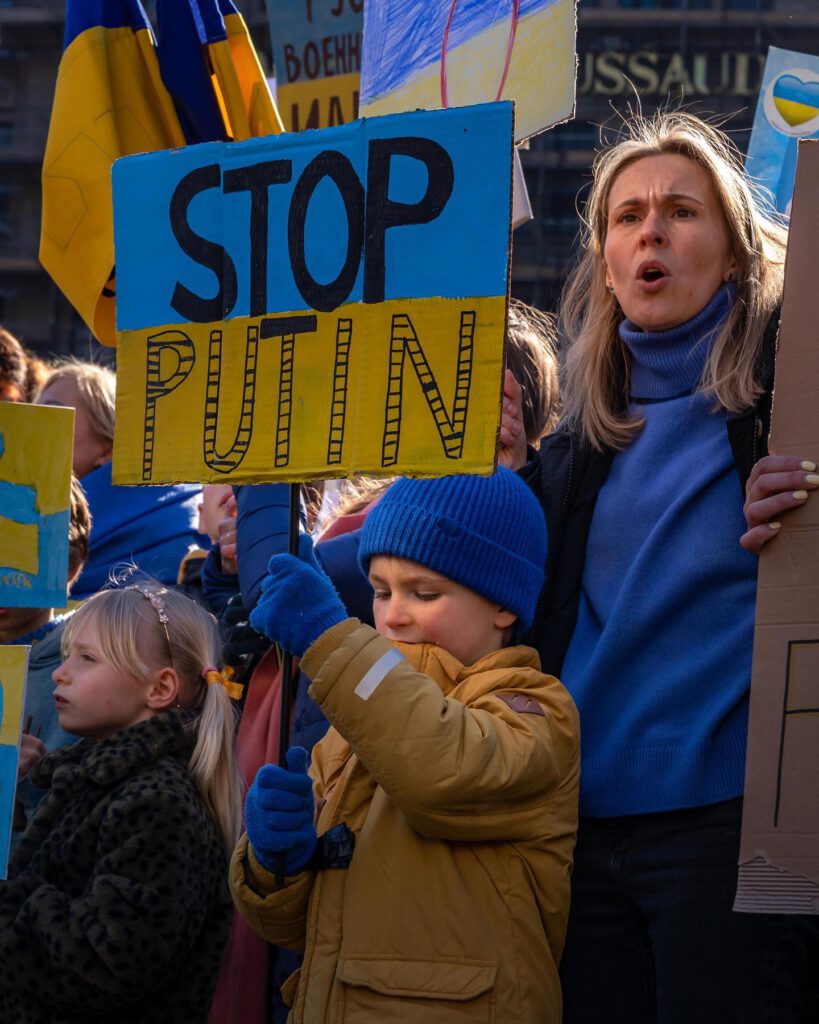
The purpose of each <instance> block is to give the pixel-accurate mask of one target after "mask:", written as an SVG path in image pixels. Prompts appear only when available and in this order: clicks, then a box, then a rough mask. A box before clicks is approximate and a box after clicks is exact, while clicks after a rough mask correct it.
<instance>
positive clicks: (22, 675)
mask: <svg viewBox="0 0 819 1024" xmlns="http://www.w3.org/2000/svg"><path fill="white" fill-rule="evenodd" d="M30 650H31V648H30V647H26V646H15V645H14V644H7V645H6V644H4V645H3V646H2V647H0V686H2V688H3V701H2V709H3V715H2V720H0V743H2V744H6V745H8V746H10V747H16V746H18V745H19V743H20V732H21V729H22V721H23V697H24V695H25V691H26V669H27V666H28V654H29V651H30Z"/></svg>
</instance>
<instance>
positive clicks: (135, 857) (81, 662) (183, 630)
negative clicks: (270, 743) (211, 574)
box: [0, 581, 241, 1024]
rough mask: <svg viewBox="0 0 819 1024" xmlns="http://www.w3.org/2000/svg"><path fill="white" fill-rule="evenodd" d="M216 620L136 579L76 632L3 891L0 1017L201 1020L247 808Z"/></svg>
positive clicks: (33, 1023)
mask: <svg viewBox="0 0 819 1024" xmlns="http://www.w3.org/2000/svg"><path fill="white" fill-rule="evenodd" d="M217 644H218V633H217V630H216V624H215V621H214V620H213V618H212V616H210V615H208V614H207V612H205V611H203V610H202V609H200V608H199V607H197V605H196V604H194V602H193V601H191V600H189V599H188V598H186V597H183V596H182V595H181V594H177V593H173V592H169V591H167V590H165V589H163V588H162V587H160V586H158V585H157V584H155V583H153V582H152V581H151V582H142V583H139V584H136V585H133V586H127V587H124V588H122V589H117V590H108V591H103V592H101V593H99V594H97V595H96V596H94V597H92V598H91V599H90V600H89V601H88V602H86V604H85V605H83V606H82V608H80V610H79V611H77V612H76V613H75V614H74V615H73V616H72V618H71V619H70V620H69V621H68V623H67V625H66V628H65V633H64V639H63V656H64V661H63V663H62V665H60V666H59V668H57V669H56V670H55V671H54V682H55V684H56V689H55V692H54V699H55V702H56V704H57V711H58V714H59V718H60V725H61V726H62V727H63V728H64V729H66V730H67V731H68V732H71V733H75V734H77V735H79V736H81V737H84V738H83V739H82V740H81V741H80V742H79V743H76V744H74V745H73V746H71V747H67V748H65V749H63V750H58V751H55V752H54V753H53V754H49V755H48V756H46V757H45V758H43V760H42V761H40V762H39V763H38V764H37V765H35V767H34V768H33V769H32V770H31V779H32V781H33V782H34V783H35V784H36V785H39V786H40V787H42V788H44V789H46V794H45V796H44V798H43V800H42V802H41V804H40V807H39V809H38V811H37V813H36V815H35V817H34V819H33V821H32V822H31V825H30V826H29V828H28V829H27V831H26V833H25V835H24V837H23V840H22V842H21V844H20V847H19V849H18V850H17V853H16V855H15V856H14V858H13V860H12V865H11V872H10V879H9V881H7V882H0V1021H4V1022H5V1021H26V1022H29V1024H39V1022H46V1021H60V1022H79V1021H83V1022H88V1021H94V1020H98V1021H111V1020H113V1019H114V1015H115V1016H116V1020H117V1022H118V1024H127V1022H134V1024H136V1022H137V1021H139V1022H144V1021H151V1022H152V1024H158V1022H160V1021H168V1022H171V1021H172V1022H174V1024H176V1022H179V1021H182V1020H185V1021H205V1020H206V1019H207V1015H208V1008H209V1005H210V999H211V993H212V989H213V985H214V984H215V981H216V976H217V974H218V970H219V961H220V958H221V955H222V949H223V945H224V942H225V940H226V938H227V928H228V924H229V920H230V896H229V894H228V889H227V852H228V851H229V850H230V849H231V848H232V846H233V844H234V842H235V839H236V836H237V834H238V830H239V825H240V817H241V797H240V788H239V782H238V775H237V773H236V770H235V765H234V757H233V731H234V716H233V710H232V707H231V703H230V699H229V695H228V691H229V690H230V688H231V684H230V683H229V682H228V681H227V680H225V679H224V677H223V676H222V675H221V674H220V673H219V672H217V671H216V669H214V668H212V667H211V666H212V665H213V663H214V660H215V654H216V650H217Z"/></svg>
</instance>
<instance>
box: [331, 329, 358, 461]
mask: <svg viewBox="0 0 819 1024" xmlns="http://www.w3.org/2000/svg"><path fill="white" fill-rule="evenodd" d="M352 340H353V321H352V320H351V319H350V318H349V317H339V319H338V324H337V325H336V359H335V363H334V365H333V402H332V405H331V406H330V436H329V437H328V439H327V465H328V466H337V465H338V464H339V463H340V462H341V455H342V452H343V450H344V425H345V422H346V419H347V387H348V384H349V369H350V345H351V344H352Z"/></svg>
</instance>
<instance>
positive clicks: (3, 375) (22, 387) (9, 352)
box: [0, 327, 28, 402]
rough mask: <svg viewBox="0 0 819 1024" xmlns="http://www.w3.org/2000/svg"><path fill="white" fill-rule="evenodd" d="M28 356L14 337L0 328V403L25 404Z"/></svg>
mask: <svg viewBox="0 0 819 1024" xmlns="http://www.w3.org/2000/svg"><path fill="white" fill-rule="evenodd" d="M27 373H28V356H27V354H26V350H25V349H24V348H23V346H22V345H21V344H20V342H19V341H18V340H17V339H16V338H15V337H14V335H13V334H12V333H11V332H10V331H7V330H6V329H5V327H0V402H25V401H26V399H27V397H28V396H27V390H26V381H27Z"/></svg>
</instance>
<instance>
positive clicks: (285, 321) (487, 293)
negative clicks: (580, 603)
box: [113, 103, 513, 484]
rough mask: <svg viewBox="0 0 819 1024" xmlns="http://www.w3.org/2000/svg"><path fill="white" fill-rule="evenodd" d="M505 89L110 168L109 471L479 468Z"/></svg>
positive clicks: (496, 304) (494, 335) (507, 174)
mask: <svg viewBox="0 0 819 1024" xmlns="http://www.w3.org/2000/svg"><path fill="white" fill-rule="evenodd" d="M512 125H513V112H512V104H511V103H498V104H488V105H484V106H478V107H472V108H466V109H459V110H449V111H435V112H426V111H419V112H416V113H413V114H402V115H397V116H393V117H386V118H377V119H368V120H362V121H356V122H354V123H352V124H350V125H343V126H341V127H338V128H328V129H324V130H323V131H318V132H309V133H300V134H289V135H283V136H278V137H271V138H268V139H257V140H251V141H248V142H243V143H233V144H231V145H222V144H216V143H213V144H209V145H204V146H195V147H187V148H186V149H183V150H176V151H173V152H169V153H151V154H146V155H145V156H141V157H132V158H129V159H127V160H122V161H120V162H118V163H117V164H116V165H115V167H114V175H113V184H114V197H115V211H114V221H115V238H116V252H117V277H118V280H119V285H120V287H119V294H118V304H117V317H118V320H117V323H118V346H119V353H118V373H117V428H116V435H115V439H114V480H115V482H116V483H120V484H141V483H171V482H177V481H212V480H221V481H226V480H231V481H245V482H248V481H258V480H301V479H311V478H317V477H339V476H346V475H350V474H352V473H355V472H367V473H381V474H385V473H389V474H393V473H399V472H400V473H407V474H411V475H427V476H433V475H438V474H441V473H453V472H484V473H486V472H490V471H491V469H492V467H493V465H494V460H495V446H496V438H497V432H498V428H499V418H500V395H501V368H502V360H503V344H504V336H505V319H506V300H507V293H508V277H509V235H510V207H511V180H512Z"/></svg>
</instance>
